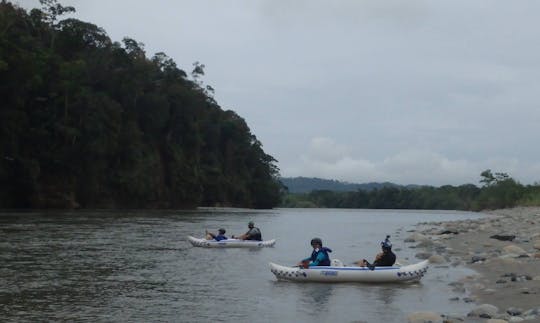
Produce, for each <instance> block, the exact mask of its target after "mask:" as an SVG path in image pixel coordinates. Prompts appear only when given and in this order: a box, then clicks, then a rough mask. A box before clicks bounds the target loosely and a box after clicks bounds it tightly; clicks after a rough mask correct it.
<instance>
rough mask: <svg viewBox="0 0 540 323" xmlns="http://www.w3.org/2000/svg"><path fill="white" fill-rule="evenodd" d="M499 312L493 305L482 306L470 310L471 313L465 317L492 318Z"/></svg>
mask: <svg viewBox="0 0 540 323" xmlns="http://www.w3.org/2000/svg"><path fill="white" fill-rule="evenodd" d="M498 311H499V308H498V307H497V306H495V305H491V304H482V305H479V306H477V307H475V308H473V309H472V311H470V312H469V314H467V316H480V317H486V316H490V317H492V316H494V315H495V314H497V312H498Z"/></svg>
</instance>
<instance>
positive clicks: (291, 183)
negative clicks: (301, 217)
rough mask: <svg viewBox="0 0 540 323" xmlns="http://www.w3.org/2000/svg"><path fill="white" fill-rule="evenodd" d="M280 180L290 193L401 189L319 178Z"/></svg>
mask: <svg viewBox="0 0 540 323" xmlns="http://www.w3.org/2000/svg"><path fill="white" fill-rule="evenodd" d="M280 180H281V182H282V183H283V185H285V187H287V190H288V192H289V193H309V192H311V191H314V190H329V191H335V192H353V191H357V190H365V191H371V190H374V189H379V188H383V187H399V185H396V184H393V183H388V182H385V183H363V184H356V183H348V182H341V181H337V180H333V179H323V178H317V177H282V178H280Z"/></svg>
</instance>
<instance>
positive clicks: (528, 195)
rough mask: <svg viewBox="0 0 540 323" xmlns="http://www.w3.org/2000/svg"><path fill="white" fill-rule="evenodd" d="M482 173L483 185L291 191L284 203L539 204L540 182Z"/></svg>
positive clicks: (404, 205) (482, 206)
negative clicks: (522, 182)
mask: <svg viewBox="0 0 540 323" xmlns="http://www.w3.org/2000/svg"><path fill="white" fill-rule="evenodd" d="M480 176H481V179H480V183H481V184H482V186H481V187H478V186H476V185H473V184H465V185H460V186H451V185H445V186H441V187H433V186H413V187H409V186H407V187H404V186H397V185H390V186H384V187H381V188H375V189H371V190H365V189H358V190H356V191H345V192H343V191H341V192H340V191H331V190H313V191H311V192H309V193H290V194H288V195H287V196H286V198H285V199H284V200H283V203H282V205H281V206H282V207H316V208H317V207H318V208H359V209H431V210H470V211H479V210H485V209H501V208H507V207H514V206H517V205H537V206H538V205H540V185H522V184H520V183H518V182H517V181H515V180H514V179H513V178H511V177H510V176H509V175H508V174H506V173H492V172H491V170H485V171H483V172H482V173H481V174H480Z"/></svg>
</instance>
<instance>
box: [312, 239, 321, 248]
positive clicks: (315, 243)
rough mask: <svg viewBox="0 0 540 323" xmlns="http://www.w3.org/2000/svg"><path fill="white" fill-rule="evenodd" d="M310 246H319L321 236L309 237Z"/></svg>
mask: <svg viewBox="0 0 540 323" xmlns="http://www.w3.org/2000/svg"><path fill="white" fill-rule="evenodd" d="M311 246H312V247H313V248H321V247H322V240H321V238H313V239H311Z"/></svg>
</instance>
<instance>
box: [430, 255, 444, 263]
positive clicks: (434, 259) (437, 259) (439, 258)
mask: <svg viewBox="0 0 540 323" xmlns="http://www.w3.org/2000/svg"><path fill="white" fill-rule="evenodd" d="M428 260H429V262H430V263H432V264H442V263H445V262H446V260H445V259H444V257H443V256H441V255H433V256H431V257H429V258H428Z"/></svg>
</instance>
